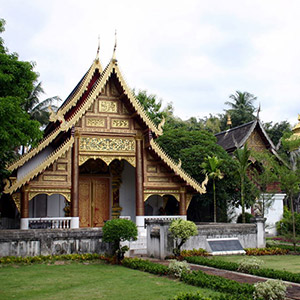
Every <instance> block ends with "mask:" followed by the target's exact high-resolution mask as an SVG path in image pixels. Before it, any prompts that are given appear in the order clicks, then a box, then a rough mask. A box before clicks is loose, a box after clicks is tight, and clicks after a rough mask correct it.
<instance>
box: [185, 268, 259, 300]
mask: <svg viewBox="0 0 300 300" xmlns="http://www.w3.org/2000/svg"><path fill="white" fill-rule="evenodd" d="M181 280H182V281H183V282H185V283H187V284H191V285H194V286H198V287H202V288H208V289H212V290H214V291H218V292H222V293H230V294H231V295H237V296H238V299H241V300H244V299H252V294H253V292H254V287H253V286H252V285H250V284H247V283H238V282H236V281H234V280H230V279H227V278H223V277H220V276H214V275H209V274H206V273H204V272H202V271H193V272H192V273H183V274H182V276H181Z"/></svg>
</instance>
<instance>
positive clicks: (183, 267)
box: [168, 259, 191, 278]
mask: <svg viewBox="0 0 300 300" xmlns="http://www.w3.org/2000/svg"><path fill="white" fill-rule="evenodd" d="M168 268H169V273H170V274H174V275H175V276H176V277H179V278H180V277H181V274H182V273H183V272H186V273H189V272H190V271H191V267H190V265H189V264H188V263H187V262H186V261H177V260H176V259H172V260H170V263H169V266H168Z"/></svg>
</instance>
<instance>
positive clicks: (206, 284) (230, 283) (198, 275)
mask: <svg viewBox="0 0 300 300" xmlns="http://www.w3.org/2000/svg"><path fill="white" fill-rule="evenodd" d="M122 264H123V266H125V267H128V268H131V269H137V270H141V271H145V272H149V273H152V274H157V275H168V274H169V269H168V267H167V266H164V265H160V264H157V263H153V262H150V261H148V260H143V259H138V258H124V259H123V261H122ZM180 280H182V281H183V282H185V283H187V284H191V285H195V286H199V287H203V288H209V289H212V290H215V291H219V292H223V293H226V292H230V293H231V295H232V294H234V295H236V296H237V298H223V299H224V300H227V299H228V300H231V299H232V300H237V299H240V300H248V299H251V297H250V296H251V295H252V293H253V291H254V288H253V286H251V285H249V284H242V283H238V282H236V281H234V280H230V279H226V278H223V277H219V276H214V275H208V274H205V273H204V272H202V271H194V272H191V273H182V275H181V278H180ZM187 297H188V296H187ZM191 297H192V296H191ZM183 299H184V298H183ZM187 299H189V298H187ZM190 299H193V298H190ZM195 299H197V298H195ZM200 299H201V298H200ZM220 300H221V299H220Z"/></svg>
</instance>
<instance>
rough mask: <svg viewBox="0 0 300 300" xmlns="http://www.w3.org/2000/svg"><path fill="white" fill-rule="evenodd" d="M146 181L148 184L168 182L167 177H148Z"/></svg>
mask: <svg viewBox="0 0 300 300" xmlns="http://www.w3.org/2000/svg"><path fill="white" fill-rule="evenodd" d="M148 181H149V182H169V178H168V177H153V176H152V177H149V176H148Z"/></svg>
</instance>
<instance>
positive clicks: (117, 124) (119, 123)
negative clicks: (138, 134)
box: [111, 119, 129, 128]
mask: <svg viewBox="0 0 300 300" xmlns="http://www.w3.org/2000/svg"><path fill="white" fill-rule="evenodd" d="M111 127H112V128H129V121H128V120H120V119H112V122H111Z"/></svg>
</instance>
